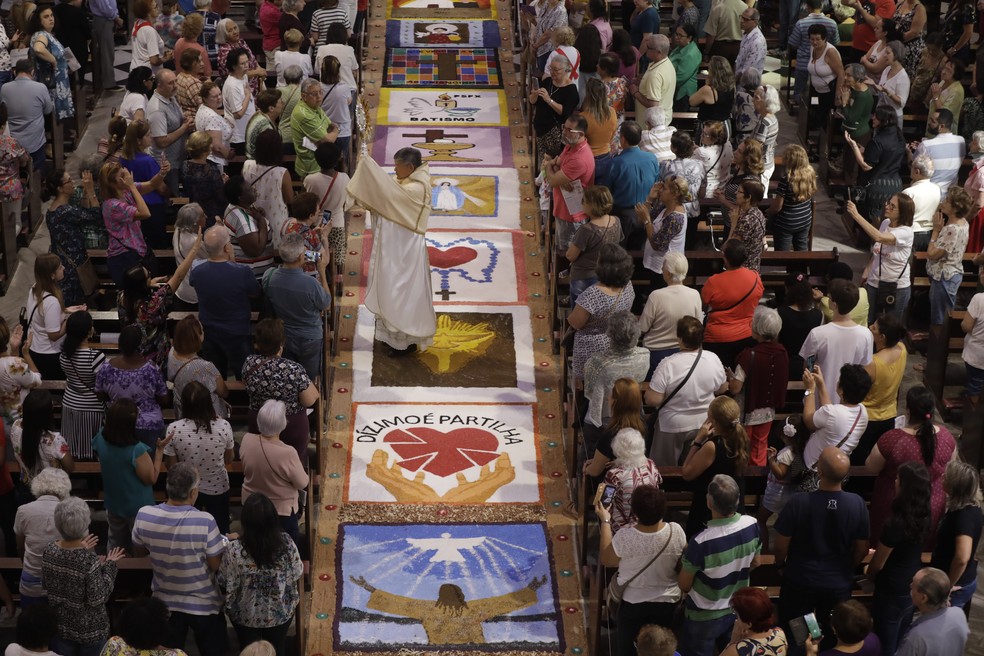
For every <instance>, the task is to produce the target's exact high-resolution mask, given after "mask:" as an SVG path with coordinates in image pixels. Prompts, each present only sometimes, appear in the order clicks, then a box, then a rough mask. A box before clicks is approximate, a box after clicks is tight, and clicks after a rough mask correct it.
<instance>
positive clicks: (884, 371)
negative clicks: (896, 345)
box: [863, 346, 909, 421]
mask: <svg viewBox="0 0 984 656" xmlns="http://www.w3.org/2000/svg"><path fill="white" fill-rule="evenodd" d="M908 355H909V354H908V352H907V350H906V348H905V346H903V347H902V355H900V356H899V358H898V359H897V360H896V361H895V362H893V363H891V364H887V363H885V362H883V361H882V359H881V358H879V357H878V355H877V354H876V355H875V357H873V358H872V359H871V364H872V366H874V368H875V376H874V380H873V381H872V385H871V390H869V392H868V396H866V397H865V399H864V401H863V404H864V407H866V408H867V409H868V421H884V420H885V419H892V418H893V417H895V416H896V415H898V413H899V411H898V400H899V385H900V384H901V383H902V376H903V375H904V374H905V362H906V359H907V358H908Z"/></svg>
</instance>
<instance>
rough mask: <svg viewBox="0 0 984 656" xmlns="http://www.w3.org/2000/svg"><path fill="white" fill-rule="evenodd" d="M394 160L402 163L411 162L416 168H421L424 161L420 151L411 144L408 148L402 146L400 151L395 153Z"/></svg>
mask: <svg viewBox="0 0 984 656" xmlns="http://www.w3.org/2000/svg"><path fill="white" fill-rule="evenodd" d="M393 161H394V162H398V163H400V164H409V165H410V166H412V167H413V168H415V169H419V168H420V167H421V165H422V164H423V162H424V160H423V159H422V158H421V156H420V151H419V150H417V149H416V148H411V147H409V146H407V147H406V148H400V149H399V150H398V151H396V152H395V153H393Z"/></svg>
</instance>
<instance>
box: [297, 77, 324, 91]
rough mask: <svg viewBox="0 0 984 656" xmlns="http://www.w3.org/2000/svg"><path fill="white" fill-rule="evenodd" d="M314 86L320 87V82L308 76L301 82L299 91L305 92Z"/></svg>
mask: <svg viewBox="0 0 984 656" xmlns="http://www.w3.org/2000/svg"><path fill="white" fill-rule="evenodd" d="M314 87H318V88H319V89H320V88H321V82H319V81H318V80H316V79H314V78H313V77H309V78H307V79H306V80H304V81H303V82H301V93H307V92H308V91H309V90H310V89H313V88H314Z"/></svg>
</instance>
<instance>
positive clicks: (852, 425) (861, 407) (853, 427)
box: [837, 405, 864, 449]
mask: <svg viewBox="0 0 984 656" xmlns="http://www.w3.org/2000/svg"><path fill="white" fill-rule="evenodd" d="M862 410H864V406H860V405H859V406H858V416H857V417H855V418H854V423H853V424H851V429H850V430H849V431H847V435H845V436H844V437H843V438H842V439H841V441H840V442H838V443H837V448H838V449H839V448H841V447H842V446H844V442H847V438H849V437H850V436H851V433H853V432H854V429H855V428H857V426H858V422H859V421H861V412H862Z"/></svg>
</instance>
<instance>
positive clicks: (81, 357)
mask: <svg viewBox="0 0 984 656" xmlns="http://www.w3.org/2000/svg"><path fill="white" fill-rule="evenodd" d="M105 361H106V355H105V354H104V353H103V352H102V351H97V350H95V349H90V348H80V349H77V350H76V351H75V353H73V354H72V357H71V358H69V357H68V356H66V355H65V354H64V353H62V354H60V355H59V356H58V362H59V364H60V365H61V368H62V371H64V372H65V381H66V385H65V395H64V396H63V397H62V405H63V406H67V407H70V408H72V409H73V410H91V411H94V412H102V411H103V402H102V401H100V400H99V397H97V396H96V391H95V387H96V370H97V369H99V367H101V366H102V365H103V363H104V362H105Z"/></svg>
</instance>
